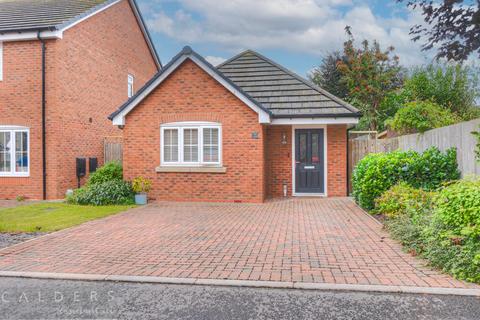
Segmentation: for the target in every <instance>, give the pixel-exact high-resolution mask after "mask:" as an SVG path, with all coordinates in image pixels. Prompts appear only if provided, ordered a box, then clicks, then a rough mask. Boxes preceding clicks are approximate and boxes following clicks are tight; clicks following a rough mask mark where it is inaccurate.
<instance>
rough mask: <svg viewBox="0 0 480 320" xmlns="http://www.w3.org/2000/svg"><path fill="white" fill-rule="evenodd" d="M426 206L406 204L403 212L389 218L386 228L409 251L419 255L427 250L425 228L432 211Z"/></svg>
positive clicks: (386, 221)
mask: <svg viewBox="0 0 480 320" xmlns="http://www.w3.org/2000/svg"><path fill="white" fill-rule="evenodd" d="M428 209H429V207H428V206H425V207H423V208H421V207H420V206H409V205H407V206H405V208H404V211H402V214H399V215H397V216H393V217H390V218H387V219H386V220H385V228H386V229H387V230H388V231H389V232H390V234H391V236H392V238H393V239H395V240H398V241H399V242H400V243H401V244H402V245H403V246H404V247H405V248H406V249H407V251H408V252H410V253H412V254H414V255H419V254H422V253H423V252H424V251H425V246H426V245H425V239H424V230H425V228H427V226H428V225H429V223H430V219H431V215H432V211H431V210H428Z"/></svg>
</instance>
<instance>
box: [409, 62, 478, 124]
mask: <svg viewBox="0 0 480 320" xmlns="http://www.w3.org/2000/svg"><path fill="white" fill-rule="evenodd" d="M403 91H404V92H405V94H406V95H407V96H408V100H410V101H413V100H423V101H433V102H435V103H437V104H439V105H440V106H442V107H443V108H445V109H449V110H450V111H452V112H453V113H454V114H456V115H458V116H459V118H460V119H463V120H470V119H472V118H475V117H479V116H480V109H478V108H477V107H476V106H475V105H476V100H477V99H478V98H479V97H480V88H479V84H478V76H477V73H476V70H474V69H471V68H469V67H467V66H462V65H461V64H448V65H446V66H445V65H437V64H431V65H428V66H426V67H418V68H416V69H414V70H413V72H412V73H411V75H410V76H409V77H408V79H406V80H405V84H404V88H403Z"/></svg>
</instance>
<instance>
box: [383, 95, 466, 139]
mask: <svg viewBox="0 0 480 320" xmlns="http://www.w3.org/2000/svg"><path fill="white" fill-rule="evenodd" d="M456 122H458V120H457V118H456V117H455V115H454V114H453V113H452V112H450V111H449V110H448V109H443V108H442V107H440V106H439V105H438V104H436V103H434V102H429V101H414V102H409V103H407V104H406V105H405V107H403V108H401V109H400V110H398V111H397V113H396V114H395V116H394V117H393V119H392V120H391V121H387V124H388V125H389V127H390V128H391V129H393V130H394V131H395V132H397V133H399V134H410V133H424V132H425V131H427V130H430V129H434V128H440V127H444V126H449V125H451V124H454V123H456Z"/></svg>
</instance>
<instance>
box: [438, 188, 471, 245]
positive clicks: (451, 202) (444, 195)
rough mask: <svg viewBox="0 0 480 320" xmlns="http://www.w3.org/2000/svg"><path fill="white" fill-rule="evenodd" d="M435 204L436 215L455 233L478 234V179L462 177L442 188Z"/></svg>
mask: <svg viewBox="0 0 480 320" xmlns="http://www.w3.org/2000/svg"><path fill="white" fill-rule="evenodd" d="M435 205H436V210H435V214H436V215H437V217H438V218H439V219H440V220H441V221H442V222H443V223H444V224H445V225H447V226H448V227H449V229H450V230H452V231H453V232H454V233H455V234H457V235H464V236H470V235H472V236H474V237H478V236H480V179H476V180H465V179H464V180H461V181H458V182H456V183H452V184H451V185H449V186H446V187H444V188H442V189H441V190H440V192H439V193H438V196H437V197H436V199H435ZM479 240H480V239H479Z"/></svg>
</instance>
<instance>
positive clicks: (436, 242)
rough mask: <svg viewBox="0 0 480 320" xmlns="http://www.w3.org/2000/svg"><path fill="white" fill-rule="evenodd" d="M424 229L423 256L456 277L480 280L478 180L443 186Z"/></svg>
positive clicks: (479, 200) (479, 181) (479, 185)
mask: <svg viewBox="0 0 480 320" xmlns="http://www.w3.org/2000/svg"><path fill="white" fill-rule="evenodd" d="M434 204H435V211H434V216H433V219H432V222H431V224H430V226H429V227H428V228H426V230H425V232H424V237H425V239H426V240H425V242H426V245H425V247H426V250H425V253H424V257H425V258H427V259H428V260H429V261H430V263H431V264H432V265H433V266H435V267H438V268H441V269H442V270H444V271H445V272H448V273H450V274H452V275H454V276H455V277H456V278H458V279H462V280H467V281H472V282H480V179H478V178H477V179H464V180H461V181H458V182H455V183H452V184H450V185H448V186H445V187H443V188H442V189H441V190H440V191H439V192H438V195H437V196H436V197H435V199H434Z"/></svg>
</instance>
